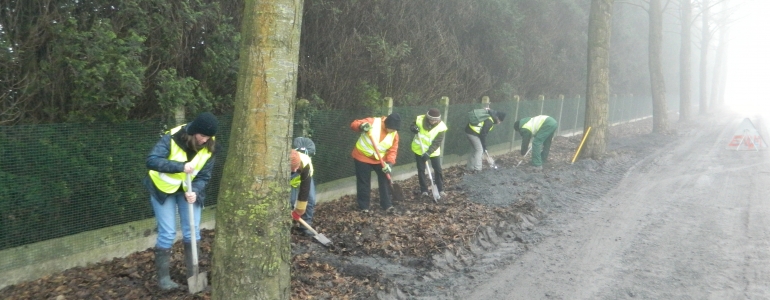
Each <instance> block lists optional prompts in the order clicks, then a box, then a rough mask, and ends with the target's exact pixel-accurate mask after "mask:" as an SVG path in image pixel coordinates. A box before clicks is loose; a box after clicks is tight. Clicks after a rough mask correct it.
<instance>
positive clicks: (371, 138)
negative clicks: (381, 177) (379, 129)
mask: <svg viewBox="0 0 770 300" xmlns="http://www.w3.org/2000/svg"><path fill="white" fill-rule="evenodd" d="M365 134H366V137H368V138H369V141H371V142H372V147H374V157H375V158H377V160H378V161H380V166H382V167H383V168H384V167H385V161H383V160H382V157H380V152H379V151H378V150H379V149H377V145H376V144H375V142H374V138H373V137H372V135H371V134H369V133H368V132H367V133H365ZM385 177H387V178H388V183H389V184H390V185H391V188H392V186H393V179H391V178H390V173H385Z"/></svg>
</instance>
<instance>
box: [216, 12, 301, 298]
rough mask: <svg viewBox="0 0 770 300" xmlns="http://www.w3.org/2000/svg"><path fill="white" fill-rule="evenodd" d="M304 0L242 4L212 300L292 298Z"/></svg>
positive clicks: (218, 214) (219, 203)
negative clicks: (293, 166)
mask: <svg viewBox="0 0 770 300" xmlns="http://www.w3.org/2000/svg"><path fill="white" fill-rule="evenodd" d="M302 5H303V1H301V0H272V1H257V0H247V1H245V8H244V11H243V23H242V30H241V34H242V39H241V48H240V62H241V63H240V69H239V73H238V82H237V86H238V90H237V92H236V97H235V104H234V106H235V109H234V115H233V124H232V133H231V137H230V144H229V146H228V148H227V151H228V155H227V162H226V163H225V168H224V172H223V175H222V183H221V186H220V193H219V201H218V204H217V208H216V210H217V225H216V239H215V241H214V247H213V250H212V251H213V255H214V256H213V262H212V272H213V274H212V283H213V284H212V292H211V296H212V299H223V300H224V299H226V300H235V299H270V300H272V299H289V297H290V295H291V286H290V281H291V280H290V262H291V249H290V247H291V246H290V243H289V228H290V224H291V223H290V220H291V218H290V210H289V206H288V197H289V185H288V176H289V173H290V172H289V157H288V151H289V143H290V139H291V134H292V115H293V110H294V109H293V101H294V97H295V94H296V77H297V76H296V74H297V62H298V53H299V40H300V39H299V38H300V28H301V21H302Z"/></svg>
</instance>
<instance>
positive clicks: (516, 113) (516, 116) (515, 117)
mask: <svg viewBox="0 0 770 300" xmlns="http://www.w3.org/2000/svg"><path fill="white" fill-rule="evenodd" d="M513 101H516V110H515V111H514V113H513V120H512V122H516V121H518V120H519V101H521V98H520V97H519V95H513ZM515 141H516V130H514V131H513V134H511V147H510V149H509V150H508V151H510V152H513V143H514V142H515Z"/></svg>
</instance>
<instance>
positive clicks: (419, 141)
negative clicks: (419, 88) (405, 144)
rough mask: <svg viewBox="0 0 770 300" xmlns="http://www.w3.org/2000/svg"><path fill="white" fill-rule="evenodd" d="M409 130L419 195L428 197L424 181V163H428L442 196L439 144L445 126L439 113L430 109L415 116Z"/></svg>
mask: <svg viewBox="0 0 770 300" xmlns="http://www.w3.org/2000/svg"><path fill="white" fill-rule="evenodd" d="M409 129H410V130H411V131H412V133H414V134H415V135H414V140H412V152H414V160H415V162H416V163H417V179H418V182H419V183H420V193H421V194H422V196H428V185H427V184H426V180H425V162H427V161H430V164H431V166H432V167H433V180H434V181H435V184H436V188H438V191H439V193H440V194H441V196H444V176H443V174H442V172H441V157H440V155H441V142H442V141H443V140H444V134H445V133H446V131H447V126H446V124H444V122H443V121H441V112H439V111H438V109H435V108H431V109H430V110H428V112H427V113H426V114H424V115H420V116H417V118H416V119H415V121H414V123H413V124H412V126H410V127H409Z"/></svg>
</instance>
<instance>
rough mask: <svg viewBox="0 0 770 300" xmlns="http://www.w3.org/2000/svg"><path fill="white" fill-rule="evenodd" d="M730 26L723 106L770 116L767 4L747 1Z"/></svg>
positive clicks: (769, 11)
mask: <svg viewBox="0 0 770 300" xmlns="http://www.w3.org/2000/svg"><path fill="white" fill-rule="evenodd" d="M736 17H737V18H739V19H737V20H736V22H735V23H734V24H733V26H731V27H730V44H729V50H728V59H727V68H728V69H727V83H726V87H725V103H726V104H727V105H729V106H730V107H732V108H733V109H735V110H737V111H739V112H742V113H745V114H747V117H748V116H753V115H756V114H757V113H761V114H763V115H766V116H770V91H769V89H770V74H768V73H769V72H770V33H768V30H770V1H768V0H748V1H745V4H744V5H742V6H741V7H740V9H739V12H738V13H737V14H736Z"/></svg>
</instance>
